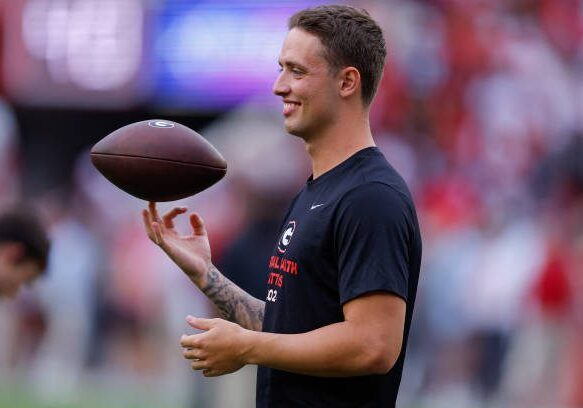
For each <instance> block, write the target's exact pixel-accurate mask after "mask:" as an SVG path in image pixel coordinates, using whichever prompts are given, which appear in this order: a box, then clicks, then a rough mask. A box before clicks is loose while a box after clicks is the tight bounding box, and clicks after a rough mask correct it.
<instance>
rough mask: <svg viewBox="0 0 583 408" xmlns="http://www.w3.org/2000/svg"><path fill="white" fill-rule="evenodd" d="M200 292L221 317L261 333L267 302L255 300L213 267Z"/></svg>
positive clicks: (200, 285)
mask: <svg viewBox="0 0 583 408" xmlns="http://www.w3.org/2000/svg"><path fill="white" fill-rule="evenodd" d="M195 283H196V282H195ZM199 287H200V290H201V291H202V292H203V293H204V294H205V295H206V296H207V297H208V298H209V299H210V300H211V301H212V302H213V303H214V304H215V306H216V307H217V309H218V310H219V313H220V314H221V317H222V318H224V319H226V320H229V321H232V322H235V323H237V324H239V325H241V326H243V327H245V328H246V329H249V330H255V331H260V330H261V327H262V325H263V315H264V311H265V302H263V301H261V300H259V299H256V298H254V297H253V296H251V295H250V294H248V293H247V292H245V291H244V290H243V289H241V288H240V287H238V286H237V285H235V284H234V283H233V282H231V281H230V280H229V279H228V278H226V277H225V276H224V275H223V274H221V273H220V272H219V270H218V269H217V268H216V267H215V266H214V265H211V267H210V269H209V271H208V274H207V276H206V282H204V283H202V284H199Z"/></svg>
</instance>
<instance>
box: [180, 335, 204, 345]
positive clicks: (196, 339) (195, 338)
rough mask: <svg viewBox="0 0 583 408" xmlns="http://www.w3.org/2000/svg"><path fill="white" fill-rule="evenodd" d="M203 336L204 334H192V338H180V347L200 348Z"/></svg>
mask: <svg viewBox="0 0 583 408" xmlns="http://www.w3.org/2000/svg"><path fill="white" fill-rule="evenodd" d="M202 335H203V333H201V334H191V335H190V336H187V335H186V334H183V335H182V337H180V345H181V346H182V347H184V348H198V347H199V346H200V344H199V343H200V336H202Z"/></svg>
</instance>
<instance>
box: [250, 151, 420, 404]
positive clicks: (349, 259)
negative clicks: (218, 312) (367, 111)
mask: <svg viewBox="0 0 583 408" xmlns="http://www.w3.org/2000/svg"><path fill="white" fill-rule="evenodd" d="M280 234H281V235H280V236H279V239H278V242H277V244H276V246H275V249H274V251H273V255H272V256H271V258H270V260H269V271H268V278H267V280H268V281H267V284H268V288H267V299H266V304H265V318H264V321H263V331H264V332H272V333H304V332H307V331H311V330H314V329H317V328H320V327H323V326H326V325H329V324H333V323H337V322H341V321H343V320H344V317H343V312H342V306H343V304H344V303H346V302H348V301H349V300H351V299H354V298H356V297H358V296H361V295H363V294H365V293H368V292H372V291H385V292H390V293H393V294H396V295H397V296H400V297H402V298H403V299H405V301H406V302H407V311H406V320H405V333H404V342H403V348H402V351H401V354H400V356H399V358H398V360H397V362H396V364H395V366H394V367H393V368H392V369H391V371H390V372H389V373H388V374H386V375H369V376H359V377H348V378H322V377H313V376H307V375H300V374H294V373H289V372H285V371H281V370H275V369H270V368H267V367H259V370H258V374H257V406H258V407H276V408H285V407H333V408H338V407H359V408H363V407H383V408H386V407H393V406H394V405H395V400H396V398H397V391H398V389H399V383H400V381H401V374H402V371H403V361H404V357H405V349H406V341H407V337H408V333H409V327H410V325H411V315H412V313H413V304H414V302H415V293H416V291H417V281H418V277H419V267H420V262H421V237H420V233H419V226H418V223H417V216H416V213H415V208H414V205H413V201H412V199H411V195H410V193H409V190H408V188H407V186H406V184H405V182H404V181H403V179H402V178H401V177H400V176H399V175H398V173H397V172H396V171H395V170H394V169H393V168H392V167H391V165H390V164H389V163H388V162H387V161H386V159H385V158H384V156H383V155H382V153H381V152H380V151H379V150H378V149H377V148H376V147H371V148H366V149H363V150H361V151H359V152H357V153H356V154H354V155H353V156H351V157H350V158H349V159H347V160H346V161H344V162H342V163H341V164H339V165H338V166H336V167H334V168H333V169H331V170H330V171H328V172H326V173H324V174H323V175H321V176H320V177H318V178H317V179H315V180H312V179H310V180H308V182H307V185H306V186H305V187H304V188H303V189H302V191H301V192H300V193H299V194H298V195H297V196H296V198H295V199H294V201H293V203H292V205H291V207H290V209H289V211H288V213H287V215H286V218H285V220H284V222H283V224H282V228H281V233H280Z"/></svg>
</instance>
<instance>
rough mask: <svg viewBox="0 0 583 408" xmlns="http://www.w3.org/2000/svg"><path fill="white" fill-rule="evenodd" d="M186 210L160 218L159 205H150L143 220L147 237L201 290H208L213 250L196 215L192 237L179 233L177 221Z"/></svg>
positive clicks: (173, 210) (143, 214) (180, 208)
mask: <svg viewBox="0 0 583 408" xmlns="http://www.w3.org/2000/svg"><path fill="white" fill-rule="evenodd" d="M187 210H188V209H187V208H186V207H174V208H173V209H171V210H170V211H168V212H167V213H166V214H165V215H164V216H163V217H162V218H160V217H159V215H158V211H157V209H156V203H153V202H150V204H149V206H148V209H144V210H143V212H142V216H143V218H144V226H145V227H146V232H147V233H148V237H149V238H150V239H151V240H152V241H153V242H154V243H156V244H157V245H158V246H159V247H160V248H162V249H163V250H164V252H166V254H167V255H168V256H169V257H170V259H172V261H174V263H176V265H178V266H179V267H180V268H181V269H182V270H183V271H184V272H185V273H186V274H187V275H188V277H189V278H190V279H191V280H192V281H193V282H194V283H195V284H196V285H197V286H198V287H199V288H201V289H202V288H204V287H205V286H206V279H207V273H208V271H209V269H210V267H211V248H210V244H209V240H208V235H207V232H206V228H205V226H204V221H203V220H202V218H201V217H200V216H199V215H198V214H196V213H192V214H190V225H191V226H192V234H191V235H180V234H178V232H177V231H176V229H175V227H174V218H176V216H178V215H179V214H184V213H185V212H186V211H187Z"/></svg>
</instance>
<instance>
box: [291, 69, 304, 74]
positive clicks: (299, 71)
mask: <svg viewBox="0 0 583 408" xmlns="http://www.w3.org/2000/svg"><path fill="white" fill-rule="evenodd" d="M292 72H293V73H294V74H295V75H302V74H303V72H302V71H301V70H299V69H297V68H294V69H292Z"/></svg>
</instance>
